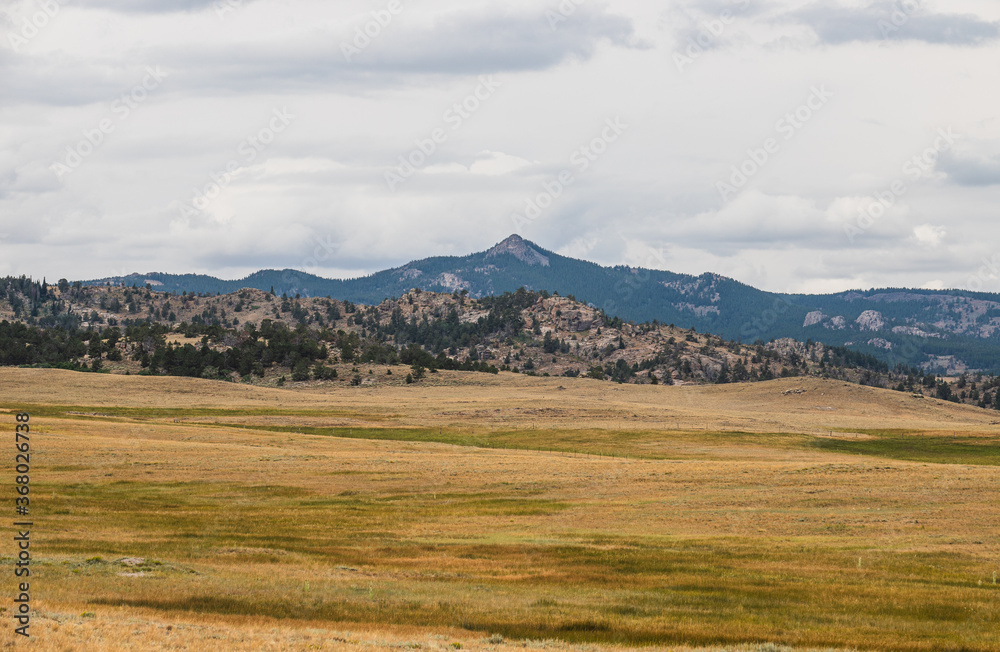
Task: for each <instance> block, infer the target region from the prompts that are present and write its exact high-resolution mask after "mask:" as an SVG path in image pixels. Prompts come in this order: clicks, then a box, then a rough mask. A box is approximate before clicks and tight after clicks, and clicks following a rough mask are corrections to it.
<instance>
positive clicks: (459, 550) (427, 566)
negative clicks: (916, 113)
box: [0, 368, 1000, 651]
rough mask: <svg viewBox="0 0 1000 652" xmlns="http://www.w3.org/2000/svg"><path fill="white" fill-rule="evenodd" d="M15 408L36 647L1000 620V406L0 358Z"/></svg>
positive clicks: (987, 633) (837, 645)
mask: <svg viewBox="0 0 1000 652" xmlns="http://www.w3.org/2000/svg"><path fill="white" fill-rule="evenodd" d="M19 411H28V412H30V413H31V415H32V418H31V424H32V452H33V455H32V499H33V500H32V519H33V521H34V522H35V531H34V533H33V537H34V540H33V552H34V554H35V559H36V560H37V564H36V565H35V566H34V567H33V570H32V587H33V594H34V595H33V598H34V607H35V609H36V610H37V611H36V618H35V621H34V625H33V634H34V636H33V638H32V641H31V642H30V645H31V646H33V647H37V648H38V649H58V650H65V649H205V647H207V646H213V647H216V648H219V649H247V650H251V649H252V650H257V649H359V648H370V649H375V648H379V649H384V648H400V647H409V648H412V649H459V648H461V649H505V648H512V649H513V648H517V649H584V648H583V647H581V646H585V649H602V648H608V649H633V648H648V647H659V648H666V649H678V650H687V649H695V648H702V647H707V648H713V649H715V648H720V649H721V648H725V649H730V650H743V649H745V650H748V651H750V650H762V651H763V650H777V649H781V648H780V646H790V647H793V648H795V649H872V650H956V651H957V650H1000V634H997V632H998V631H1000V627H998V625H1000V622H998V621H1000V609H998V599H1000V586H998V584H997V573H998V572H1000V559H998V552H1000V543H998V536H997V535H998V531H1000V505H998V503H997V501H996V498H995V497H996V492H997V489H998V482H997V480H998V468H997V467H998V465H1000V455H998V453H997V452H996V451H997V450H1000V448H998V443H1000V441H998V440H1000V426H998V425H996V424H994V423H992V421H991V414H990V413H988V412H985V411H982V410H978V409H975V408H972V407H967V406H960V405H956V404H952V403H945V402H941V401H936V400H933V399H917V398H915V397H913V396H911V395H909V394H903V393H898V392H891V391H885V390H877V389H873V388H868V387H861V386H856V385H849V384H846V383H841V382H834V381H822V380H817V379H788V380H780V381H774V382H768V383H755V384H752V385H728V386H725V385H723V386H703V387H696V386H688V387H663V386H649V385H643V386H634V385H615V384H611V383H606V382H600V381H593V380H587V379H571V378H551V379H550V378H528V377H524V376H520V375H514V374H506V373H503V374H500V375H499V376H489V375H485V374H467V373H458V372H441V373H439V374H433V375H431V376H429V377H428V378H427V379H426V380H425V381H422V382H420V383H418V384H415V385H411V386H375V387H366V386H361V387H346V386H344V385H342V384H341V385H337V386H336V387H331V386H329V385H324V384H322V383H314V384H309V385H304V386H300V387H297V388H295V389H294V390H292V389H289V390H283V389H271V388H261V387H250V386H245V385H240V384H234V383H225V382H214V381H205V380H195V379H183V378H156V377H134V376H133V377H127V376H116V375H102V374H77V373H73V372H63V371H54V370H40V369H10V368H5V369H0V415H2V414H6V415H7V416H6V417H2V416H0V419H3V420H4V421H5V422H7V423H8V430H9V431H11V432H12V431H13V413H14V412H19ZM993 418H995V416H994V417H993ZM12 459H13V456H12V455H11V460H12ZM11 466H12V463H11ZM7 475H8V477H10V475H11V474H10V473H8V474H7ZM4 552H5V553H6V554H5V555H4V556H3V559H2V563H3V564H4V565H5V566H7V567H8V570H7V571H6V574H7V577H8V580H7V584H6V587H10V588H6V587H5V590H7V591H10V590H12V588H13V574H12V572H10V571H11V568H10V566H11V564H12V563H13V556H12V554H10V553H11V549H10V546H9V544H8V546H7V547H6V548H5V549H4ZM8 604H9V603H8ZM11 634H12V631H11V628H10V627H8V628H7V632H6V633H5V636H6V637H8V638H7V640H10V638H11Z"/></svg>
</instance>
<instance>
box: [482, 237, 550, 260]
mask: <svg viewBox="0 0 1000 652" xmlns="http://www.w3.org/2000/svg"><path fill="white" fill-rule="evenodd" d="M503 254H510V255H511V256H514V257H515V258H517V259H518V260H520V261H521V262H522V263H525V264H526V265H541V266H542V267H548V266H549V258H548V256H544V255H542V254H541V253H540V252H539V251H538V250H537V249H535V248H534V247H532V246H531V243H530V242H528V241H527V240H525V239H524V238H522V237H521V236H519V235H517V234H516V233H515V234H514V235H512V236H510V237H509V238H507V239H506V240H504V241H503V242H501V243H500V244H498V245H496V246H494V247H493V248H492V249H490V250H489V251H487V252H486V258H487V259H490V258H496V257H497V256H501V255H503Z"/></svg>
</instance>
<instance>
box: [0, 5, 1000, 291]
mask: <svg viewBox="0 0 1000 652" xmlns="http://www.w3.org/2000/svg"><path fill="white" fill-rule="evenodd" d="M998 64H1000V3H998V2H996V1H995V0H950V1H949V2H943V1H937V2H935V1H931V0H902V1H899V2H882V1H878V2H869V1H867V0H866V1H862V2H858V1H851V2H842V3H835V2H809V1H805V2H801V1H785V0H775V1H765V0H662V1H656V0H653V1H650V0H622V1H616V2H613V3H603V2H600V1H598V0H562V2H560V1H559V0H551V1H548V2H547V1H544V0H532V1H530V2H527V1H523V0H513V1H511V0H508V1H505V2H498V1H494V0H486V1H484V0H466V1H464V2H461V3H456V2H440V1H437V0H422V1H420V2H416V1H414V0H391V1H390V0H338V1H337V2H330V1H329V0H323V1H321V0H5V1H2V2H0V89H2V90H0V275H7V274H18V275H19V274H29V275H33V276H36V277H41V276H43V275H44V276H46V277H48V279H49V280H50V281H51V280H53V279H57V278H59V277H66V278H70V279H88V278H98V277H104V276H110V275H119V274H124V273H129V272H133V271H137V272H150V271H164V272H175V273H182V272H199V273H210V274H213V275H217V276H222V277H226V278H238V277H241V276H244V275H246V274H248V273H250V272H253V271H255V270H258V269H261V268H284V267H293V268H298V269H304V270H306V271H309V272H312V273H316V274H320V275H323V276H330V277H345V276H357V275H361V274H366V273H369V272H372V271H377V270H379V269H383V268H386V267H390V266H396V265H399V264H402V263H404V262H407V261H409V260H411V259H415V258H423V257H426V256H432V255H451V254H457V255H462V254H466V253H471V252H473V251H481V250H484V249H486V248H488V247H489V246H491V245H492V244H494V243H496V242H498V241H499V240H501V239H503V238H505V237H506V236H508V235H510V234H511V233H514V232H517V233H520V234H521V235H522V236H524V237H526V238H528V239H530V240H532V241H534V242H536V243H537V244H538V245H540V246H542V247H544V248H546V249H550V250H553V251H556V252H558V253H562V254H566V255H571V256H576V257H580V258H585V259H588V260H593V261H595V262H599V263H602V264H630V265H640V266H646V267H654V268H659V269H669V270H672V271H677V272H688V273H695V274H698V273H702V272H705V271H713V272H717V273H721V274H725V275H728V276H732V277H734V278H737V279H739V280H741V281H744V282H746V283H749V284H752V285H755V286H757V287H762V288H764V289H768V290H775V291H794V292H827V291H831V292H832V291H840V290H846V289H851V288H868V287H884V286H907V287H932V288H937V287H949V288H952V287H958V288H983V289H987V290H992V291H1000V278H998V274H997V269H996V268H997V267H998V265H986V264H985V263H984V260H985V261H987V262H994V263H995V262H997V261H1000V238H998V237H997V235H1000V224H998V220H997V218H998V217H1000V118H998V116H997V113H998V107H1000V84H998V83H997V70H998Z"/></svg>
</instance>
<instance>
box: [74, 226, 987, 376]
mask: <svg viewBox="0 0 1000 652" xmlns="http://www.w3.org/2000/svg"><path fill="white" fill-rule="evenodd" d="M109 282H110V283H112V284H115V285H126V286H131V285H137V286H142V285H145V284H147V283H148V284H150V285H151V286H153V287H154V288H155V289H157V290H160V291H165V292H175V293H181V292H197V293H211V294H215V293H220V294H227V293H231V292H235V291H237V290H239V289H241V288H256V289H259V290H264V291H269V290H271V289H272V288H273V289H274V291H275V292H276V293H277V294H279V295H280V294H287V295H289V296H295V295H301V296H303V297H326V296H329V297H332V298H335V299H340V300H348V301H352V302H356V303H362V304H367V305H371V304H377V303H379V302H381V301H382V300H383V299H386V298H392V297H400V296H402V295H404V294H405V293H406V292H407V291H409V290H410V289H413V288H420V289H422V290H429V291H433V292H462V291H466V292H467V293H468V294H469V295H470V296H471V297H473V298H479V297H484V296H491V295H498V294H502V293H503V292H508V291H514V290H516V289H518V288H520V287H524V288H527V289H529V290H536V291H541V290H545V291H548V292H552V293H558V294H560V295H563V296H567V295H573V296H575V297H576V298H578V299H579V300H581V301H584V302H586V303H589V304H591V305H593V306H596V307H598V308H600V309H602V310H604V311H605V312H606V313H608V314H609V315H611V316H616V317H621V318H622V319H626V320H633V321H638V322H641V321H653V320H658V321H659V322H661V323H664V324H676V325H677V326H680V327H685V328H696V329H698V330H699V331H702V332H710V333H714V334H716V335H720V336H722V337H724V338H726V339H732V340H738V341H742V342H746V343H750V342H754V341H756V340H764V341H769V340H772V339H777V338H793V339H797V340H800V341H807V340H810V339H811V340H814V341H818V342H823V343H825V344H828V345H832V346H849V347H852V348H855V349H857V350H859V351H861V352H864V353H870V354H873V355H875V356H877V357H879V358H880V359H882V360H885V361H887V362H889V363H890V365H895V364H897V363H898V364H905V365H915V366H923V367H924V368H926V369H928V370H931V371H936V372H941V373H960V372H963V371H966V370H984V371H989V372H997V371H1000V295H997V294H990V293H976V292H966V291H938V290H912V289H885V290H869V291H864V292H857V291H856V292H842V293H838V294H830V295H805V294H797V295H793V294H777V293H771V292H764V291H762V290H758V289H756V288H753V287H750V286H748V285H745V284H743V283H740V282H738V281H736V280H733V279H730V278H726V277H724V276H719V275H717V274H702V275H700V276H691V275H687V274H676V273H673V272H668V271H660V270H648V269H642V268H635V267H627V266H615V267H603V266H601V265H597V264H595V263H591V262H586V261H582V260H577V259H574V258H569V257H566V256H560V255H559V254H556V253H553V252H551V251H547V250H545V249H543V248H541V247H539V246H538V245H536V244H534V243H532V242H530V241H528V240H525V239H523V238H521V237H520V236H517V235H512V236H510V237H509V238H507V239H506V240H504V241H503V242H501V243H499V244H497V245H496V246H494V247H492V248H491V249H488V250H487V251H483V252H479V253H475V254H471V255H468V256H461V257H458V256H448V257H435V258H426V259H424V260H419V261H414V262H411V263H408V264H406V265H403V266H402V267H397V268H394V269H389V270H385V271H382V272H378V273H375V274H372V275H371V276H367V277H363V278H358V279H350V280H338V279H325V278H321V277H319V276H315V275H312V274H306V273H304V272H299V271H295V270H264V271H260V272H256V273H254V274H251V275H250V276H248V277H246V278H244V279H240V280H235V281H227V280H221V279H218V278H214V277H211V276H202V275H193V274H184V275H173V274H160V273H150V274H144V275H140V274H131V275H129V276H124V277H112V278H104V279H97V280H92V281H86V282H85V284H86V285H104V284H107V283H109Z"/></svg>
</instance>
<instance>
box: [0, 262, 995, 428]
mask: <svg viewBox="0 0 1000 652" xmlns="http://www.w3.org/2000/svg"><path fill="white" fill-rule="evenodd" d="M521 253H522V254H523V255H525V256H527V257H529V258H531V259H534V260H535V261H539V260H540V259H538V258H537V257H536V256H534V255H533V254H532V253H531V252H528V251H524V250H522V251H521ZM400 364H404V365H410V369H409V370H406V369H398V368H397V369H395V370H393V369H392V367H398V366H399V365H400ZM4 365H19V366H34V367H57V368H61V369H69V370H75V371H92V372H107V373H116V374H140V375H143V374H144V375H172V376H194V377H200V378H208V379H216V380H227V381H239V382H242V383H252V384H262V385H268V386H283V385H284V384H285V382H286V381H287V380H289V379H290V380H291V382H292V383H297V384H298V383H316V382H319V383H323V384H330V383H334V384H337V383H339V384H342V385H343V384H347V383H350V384H351V385H387V384H389V385H402V384H411V383H413V382H420V381H421V380H422V379H423V378H424V377H425V376H426V372H427V371H430V372H431V373H432V374H433V373H435V372H436V371H437V370H447V371H466V372H480V373H492V374H498V373H501V372H507V371H510V372H513V373H524V374H527V375H530V376H564V377H568V378H577V377H581V376H585V377H587V378H590V379H594V380H611V381H615V382H619V383H637V384H691V383H695V384H704V383H716V384H722V383H730V382H754V381H766V380H771V379H774V378H778V377H782V378H784V377H802V376H811V377H819V378H830V379H839V380H844V381H848V382H853V383H859V384H863V385H871V386H876V387H882V388H891V389H895V390H897V391H901V392H906V393H908V394H910V395H911V396H912V398H916V399H923V398H925V397H927V396H932V397H935V398H939V399H944V400H951V401H954V402H958V403H965V404H968V405H977V406H979V407H991V408H994V409H998V410H1000V376H998V377H992V378H991V377H989V376H987V375H984V374H965V375H962V376H961V377H960V378H957V379H950V380H949V379H939V378H937V377H935V376H934V375H932V374H928V373H925V372H921V371H918V370H914V369H912V368H890V367H889V366H888V365H887V364H886V363H885V362H882V361H879V360H877V359H876V358H874V357H873V356H870V355H865V354H861V353H857V352H855V351H850V350H848V349H846V348H843V347H828V346H825V345H823V344H820V343H811V344H803V343H802V342H797V341H795V340H790V339H780V340H775V341H773V342H769V343H766V344H764V343H754V344H740V343H738V342H731V341H730V342H727V341H724V340H723V339H722V338H720V337H718V336H716V335H710V334H707V333H698V332H695V331H692V330H687V329H682V328H678V327H676V326H668V325H664V324H651V323H643V324H634V323H631V322H627V321H623V320H621V319H620V318H617V317H610V316H609V315H608V314H607V313H605V312H603V311H601V310H599V309H597V308H593V307H590V306H586V305H584V304H582V303H580V302H578V301H574V300H573V299H571V298H569V297H561V296H555V295H551V294H549V293H547V292H530V291H527V290H524V289H519V290H517V291H516V292H512V293H504V294H502V295H499V296H489V297H483V298H481V299H470V298H468V297H467V296H464V295H462V294H457V293H434V292H424V291H422V290H416V289H415V290H411V291H409V292H407V293H406V294H404V295H403V296H401V297H399V298H396V299H387V300H385V301H382V302H381V303H379V304H377V305H371V306H363V305H358V304H354V303H351V302H347V301H338V300H335V299H326V298H291V297H277V296H275V295H273V294H271V293H270V292H264V291H261V290H256V289H249V288H248V289H242V290H239V291H237V292H235V293H233V294H224V295H215V294H212V295H204V294H188V293H184V294H181V295H177V294H172V293H167V292H155V291H153V290H151V289H150V288H132V287H121V286H88V287H84V286H83V285H82V284H73V285H70V284H69V283H67V282H60V284H59V285H58V286H56V287H51V286H48V285H47V284H45V283H42V282H37V281H32V280H30V279H27V278H23V277H22V278H13V277H7V278H0V366H4ZM407 371H409V373H407ZM430 382H434V381H430ZM445 382H448V381H445ZM791 391H794V390H790V391H789V392H785V393H786V394H787V393H790V392H791Z"/></svg>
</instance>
